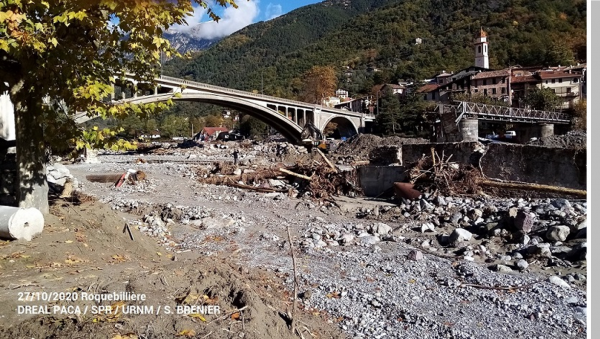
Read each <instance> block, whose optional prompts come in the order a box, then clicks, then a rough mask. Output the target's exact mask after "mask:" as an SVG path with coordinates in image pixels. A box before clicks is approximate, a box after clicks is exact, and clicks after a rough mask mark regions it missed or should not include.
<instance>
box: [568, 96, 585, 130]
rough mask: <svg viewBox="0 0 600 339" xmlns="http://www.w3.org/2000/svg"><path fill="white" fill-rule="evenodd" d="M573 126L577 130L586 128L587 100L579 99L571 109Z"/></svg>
mask: <svg viewBox="0 0 600 339" xmlns="http://www.w3.org/2000/svg"><path fill="white" fill-rule="evenodd" d="M571 113H572V115H573V128H574V129H578V130H586V129H587V101H586V100H579V101H578V102H577V103H576V104H575V105H574V107H573V109H572V112H571Z"/></svg>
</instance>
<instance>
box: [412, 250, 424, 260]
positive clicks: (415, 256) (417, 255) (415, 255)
mask: <svg viewBox="0 0 600 339" xmlns="http://www.w3.org/2000/svg"><path fill="white" fill-rule="evenodd" d="M423 259H424V257H423V253H421V251H417V250H412V251H410V252H408V260H414V261H419V260H423Z"/></svg>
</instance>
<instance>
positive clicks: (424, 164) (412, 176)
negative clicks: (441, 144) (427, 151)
mask: <svg viewBox="0 0 600 339" xmlns="http://www.w3.org/2000/svg"><path fill="white" fill-rule="evenodd" d="M451 159H452V155H450V156H446V155H445V154H443V153H442V155H441V156H440V155H439V154H437V153H436V152H435V151H434V149H433V148H432V149H431V155H428V156H423V157H422V158H421V159H419V161H417V162H416V163H415V164H413V166H411V167H410V169H409V170H408V171H407V177H408V179H409V182H410V183H411V184H413V185H414V188H415V189H417V190H419V191H421V192H435V191H437V192H439V193H440V194H442V195H445V196H448V195H457V194H477V193H478V192H479V191H480V189H479V185H478V179H479V177H481V172H480V171H479V169H476V168H475V167H473V166H472V165H463V164H458V163H456V162H451Z"/></svg>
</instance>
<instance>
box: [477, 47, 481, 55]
mask: <svg viewBox="0 0 600 339" xmlns="http://www.w3.org/2000/svg"><path fill="white" fill-rule="evenodd" d="M477 53H479V54H481V45H479V46H477Z"/></svg>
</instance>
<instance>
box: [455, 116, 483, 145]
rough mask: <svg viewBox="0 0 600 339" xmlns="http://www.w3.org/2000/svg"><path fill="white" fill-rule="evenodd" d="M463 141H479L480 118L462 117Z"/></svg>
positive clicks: (460, 124)
mask: <svg viewBox="0 0 600 339" xmlns="http://www.w3.org/2000/svg"><path fill="white" fill-rule="evenodd" d="M459 130H460V135H461V137H462V141H477V140H478V138H479V120H477V119H462V120H461V121H460V122H459Z"/></svg>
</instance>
